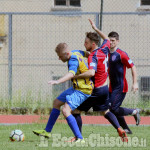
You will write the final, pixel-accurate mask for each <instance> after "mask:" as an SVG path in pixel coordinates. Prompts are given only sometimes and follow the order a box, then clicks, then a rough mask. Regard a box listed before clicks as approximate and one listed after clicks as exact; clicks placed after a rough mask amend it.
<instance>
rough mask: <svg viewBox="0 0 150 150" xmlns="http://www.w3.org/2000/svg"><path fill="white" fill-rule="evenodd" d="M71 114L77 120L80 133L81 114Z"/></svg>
mask: <svg viewBox="0 0 150 150" xmlns="http://www.w3.org/2000/svg"><path fill="white" fill-rule="evenodd" d="M73 116H74V117H75V119H76V121H77V124H78V127H79V130H80V132H81V133H82V118H81V115H80V114H73Z"/></svg>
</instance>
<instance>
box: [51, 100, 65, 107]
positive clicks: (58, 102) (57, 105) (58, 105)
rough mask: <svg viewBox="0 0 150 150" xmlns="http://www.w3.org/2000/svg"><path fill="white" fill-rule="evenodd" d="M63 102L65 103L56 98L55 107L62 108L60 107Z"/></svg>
mask: <svg viewBox="0 0 150 150" xmlns="http://www.w3.org/2000/svg"><path fill="white" fill-rule="evenodd" d="M63 104H64V103H63V102H61V101H59V100H58V99H55V100H54V102H53V108H56V109H60V107H61V106H62V105H63Z"/></svg>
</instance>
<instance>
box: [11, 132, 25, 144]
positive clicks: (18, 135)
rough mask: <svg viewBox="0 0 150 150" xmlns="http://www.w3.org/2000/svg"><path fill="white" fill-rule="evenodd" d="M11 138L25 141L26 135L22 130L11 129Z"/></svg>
mask: <svg viewBox="0 0 150 150" xmlns="http://www.w3.org/2000/svg"><path fill="white" fill-rule="evenodd" d="M9 138H10V140H11V141H24V138H25V136H24V134H23V132H22V131H21V130H17V129H16V130H13V131H11V133H10V136H9Z"/></svg>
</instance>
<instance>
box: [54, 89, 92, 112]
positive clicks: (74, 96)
mask: <svg viewBox="0 0 150 150" xmlns="http://www.w3.org/2000/svg"><path fill="white" fill-rule="evenodd" d="M90 96H91V95H88V94H84V93H83V92H81V91H78V90H75V89H74V88H73V87H71V88H69V89H67V90H66V91H64V92H63V93H61V94H60V95H59V96H58V97H57V99H58V100H60V101H62V102H64V103H65V102H67V104H68V105H69V106H70V108H71V109H72V110H74V109H76V108H77V107H78V106H79V105H80V104H82V103H83V102H84V101H85V100H86V99H87V98H88V97H90Z"/></svg>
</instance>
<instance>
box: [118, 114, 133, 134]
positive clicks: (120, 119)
mask: <svg viewBox="0 0 150 150" xmlns="http://www.w3.org/2000/svg"><path fill="white" fill-rule="evenodd" d="M116 117H117V120H118V122H119V124H120V126H121V127H122V128H123V129H124V131H125V132H126V133H127V134H132V131H131V130H130V128H129V127H128V125H127V123H126V121H125V119H124V116H116Z"/></svg>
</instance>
